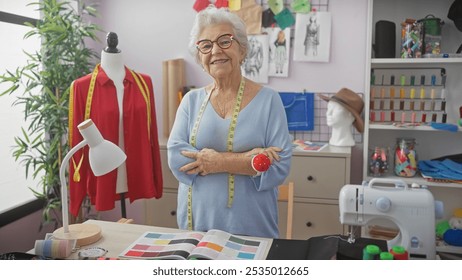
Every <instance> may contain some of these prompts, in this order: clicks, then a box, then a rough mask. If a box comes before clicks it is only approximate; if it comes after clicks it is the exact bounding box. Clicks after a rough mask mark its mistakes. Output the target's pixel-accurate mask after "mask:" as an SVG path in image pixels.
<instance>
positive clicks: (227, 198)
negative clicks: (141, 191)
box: [167, 8, 292, 238]
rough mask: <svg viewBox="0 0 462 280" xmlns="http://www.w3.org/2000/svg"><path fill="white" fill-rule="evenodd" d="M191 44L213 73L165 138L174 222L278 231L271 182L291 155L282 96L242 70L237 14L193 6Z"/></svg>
mask: <svg viewBox="0 0 462 280" xmlns="http://www.w3.org/2000/svg"><path fill="white" fill-rule="evenodd" d="M190 49H191V52H192V54H193V55H194V56H195V57H196V59H197V61H198V63H199V64H200V65H201V66H202V68H203V70H204V71H205V72H206V73H208V74H209V75H210V76H211V78H212V80H213V81H212V83H211V84H210V85H207V86H205V87H203V88H199V89H194V90H192V91H190V92H189V93H188V94H186V95H185V97H184V98H183V100H182V101H181V104H180V106H179V108H178V111H177V115H176V119H175V123H174V125H173V128H172V131H171V133H170V137H169V139H168V143H167V148H168V164H169V167H170V169H171V170H172V172H173V174H174V175H175V177H176V178H177V179H178V181H179V182H180V184H179V188H178V210H177V215H178V216H177V219H178V225H179V227H180V228H181V229H190V230H198V231H207V230H209V229H221V230H224V231H227V232H230V233H233V234H240V235H250V236H260V237H269V238H277V237H278V236H279V232H278V208H277V194H278V188H277V187H278V185H279V184H281V183H283V182H284V180H285V178H286V176H287V175H288V173H289V169H290V159H291V156H292V145H291V141H290V138H289V131H288V127H287V119H286V115H285V111H284V107H283V104H282V101H281V98H280V97H279V95H278V93H277V92H276V91H274V90H272V89H270V88H266V87H262V86H260V85H258V84H256V83H255V82H252V81H250V80H248V79H246V78H244V77H243V76H242V74H241V67H240V66H241V64H242V62H243V61H244V59H245V57H246V53H247V49H248V41H247V34H246V27H245V25H244V23H243V21H242V20H241V19H240V18H239V17H238V16H237V15H235V14H233V13H231V12H228V11H227V10H224V9H216V8H207V9H205V10H203V11H201V12H199V13H198V14H197V17H196V20H195V23H194V26H193V28H192V31H191V41H190ZM261 153H263V155H265V156H266V159H269V161H271V165H270V166H269V169H268V170H266V171H265V172H257V171H258V170H259V166H258V163H259V162H258V160H260V159H263V160H264V159H265V156H263V157H262V156H261V155H260V154H261ZM256 155H258V157H256ZM263 163H264V162H263ZM260 171H262V170H260Z"/></svg>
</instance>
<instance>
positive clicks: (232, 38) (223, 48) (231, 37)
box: [196, 34, 239, 54]
mask: <svg viewBox="0 0 462 280" xmlns="http://www.w3.org/2000/svg"><path fill="white" fill-rule="evenodd" d="M224 36H228V37H229V39H230V40H231V44H229V46H227V47H222V46H220V44H219V43H218V41H219V40H220V38H223V37H224ZM233 41H236V42H237V43H238V44H239V41H238V40H236V39H235V38H234V35H232V34H223V35H220V36H218V38H217V39H216V40H215V41H212V40H209V39H203V40H199V41H197V42H196V48H197V50H198V51H199V52H200V53H202V54H208V53H210V52H211V51H212V49H213V43H217V46H218V47H219V48H220V49H222V50H226V49H229V48H230V47H231V46H232V45H233ZM202 42H210V44H211V45H212V47H211V48H210V49H209V51H207V52H203V51H202V50H201V48H200V47H199V44H200V43H202Z"/></svg>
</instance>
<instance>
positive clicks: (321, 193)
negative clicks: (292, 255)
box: [279, 146, 351, 239]
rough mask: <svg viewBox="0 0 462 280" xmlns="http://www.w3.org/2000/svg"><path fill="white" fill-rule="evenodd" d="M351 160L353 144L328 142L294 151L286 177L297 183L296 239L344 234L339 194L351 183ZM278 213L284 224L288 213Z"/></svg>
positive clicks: (281, 223) (280, 222) (294, 232)
mask: <svg viewBox="0 0 462 280" xmlns="http://www.w3.org/2000/svg"><path fill="white" fill-rule="evenodd" d="M350 161H351V148H348V147H333V146H328V147H326V148H324V149H323V150H321V151H320V152H294V154H293V156H292V165H291V171H290V173H289V176H288V177H287V179H286V182H288V181H292V182H294V185H295V191H294V193H295V198H294V201H295V203H294V221H293V238H294V239H308V238H310V237H313V236H319V235H328V234H344V230H343V225H341V224H340V221H339V216H340V213H339V208H338V196H339V192H340V189H341V188H342V187H343V186H344V185H346V184H349V183H350ZM279 217H280V221H279V224H280V225H285V224H286V221H285V219H286V216H285V215H283V214H280V216H279ZM280 229H282V228H281V226H280ZM280 232H283V231H282V230H281V231H280Z"/></svg>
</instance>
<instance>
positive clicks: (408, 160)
mask: <svg viewBox="0 0 462 280" xmlns="http://www.w3.org/2000/svg"><path fill="white" fill-rule="evenodd" d="M415 145H416V142H415V139H414V138H398V139H397V140H396V148H395V174H396V175H397V176H400V177H414V176H415V174H416V173H417V152H416V150H415Z"/></svg>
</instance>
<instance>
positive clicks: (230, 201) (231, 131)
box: [187, 77, 245, 230]
mask: <svg viewBox="0 0 462 280" xmlns="http://www.w3.org/2000/svg"><path fill="white" fill-rule="evenodd" d="M244 88H245V79H244V77H242V79H241V83H240V85H239V90H238V92H237V96H236V103H235V104H234V109H233V115H232V116H231V122H230V124H229V129H228V139H227V140H226V150H227V151H228V152H232V151H233V143H234V132H235V131H236V125H237V117H238V116H239V112H240V110H241V102H242V97H243V95H244ZM212 92H213V90H212V91H211V92H210V94H207V96H206V97H205V98H204V101H203V102H202V104H201V107H200V109H199V113H198V116H197V118H196V121H195V122H194V126H193V129H192V132H191V137H190V143H191V145H192V146H193V147H196V144H197V143H196V140H197V130H198V129H199V124H200V122H201V119H202V115H203V114H204V111H205V108H206V107H207V103H208V102H209V100H210V97H211V95H212ZM233 200H234V174H228V205H227V206H228V208H230V207H231V206H232V205H233ZM187 216H188V217H187V218H188V229H189V230H193V221H192V186H189V189H188V209H187Z"/></svg>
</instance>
